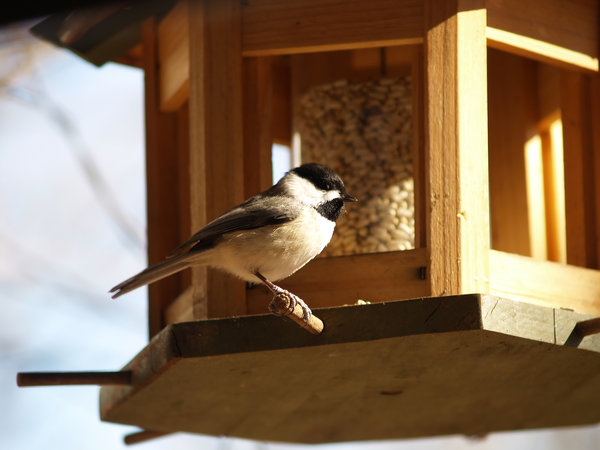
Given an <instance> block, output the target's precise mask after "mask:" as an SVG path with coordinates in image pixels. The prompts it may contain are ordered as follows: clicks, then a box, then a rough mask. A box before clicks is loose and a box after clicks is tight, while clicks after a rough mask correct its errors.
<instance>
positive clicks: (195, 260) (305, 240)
mask: <svg viewBox="0 0 600 450" xmlns="http://www.w3.org/2000/svg"><path fill="white" fill-rule="evenodd" d="M355 201H356V198H355V197H353V196H352V195H350V194H348V193H347V192H346V188H345V187H344V182H343V181H342V179H341V178H340V177H339V176H338V175H337V174H336V173H335V172H334V171H333V170H331V169H330V168H328V167H326V166H323V165H321V164H316V163H308V164H303V165H301V166H299V167H296V168H294V169H292V170H290V171H289V172H287V173H286V174H285V175H284V176H283V178H281V180H279V182H278V183H277V184H275V185H274V186H272V187H271V188H269V189H267V190H266V191H264V192H262V193H260V194H257V195H255V196H254V197H250V198H249V199H248V200H246V201H245V202H244V203H242V204H240V205H238V206H236V207H234V208H233V209H231V210H230V211H228V212H226V213H225V214H223V215H222V216H220V217H218V218H217V219H215V220H213V221H212V222H210V223H209V224H207V225H206V226H205V227H204V228H202V229H201V230H200V231H198V232H197V233H196V234H194V235H193V236H192V237H191V238H190V239H188V240H187V241H186V242H184V243H183V244H181V245H180V246H179V247H177V248H176V249H175V250H174V251H173V252H172V253H171V254H170V255H169V256H168V257H167V259H165V260H164V261H162V262H160V263H158V264H155V265H153V266H150V267H148V268H147V269H145V270H143V271H141V272H140V273H138V274H137V275H134V276H132V277H131V278H129V279H127V280H125V281H123V282H122V283H120V284H118V285H116V286H115V287H113V288H112V289H111V290H110V292H111V293H114V295H113V296H112V298H117V297H119V296H120V295H123V294H125V293H126V292H129V291H132V290H133V289H136V288H138V287H140V286H144V285H146V284H149V283H153V282H155V281H158V280H160V279H162V278H165V277H167V276H169V275H172V274H174V273H176V272H179V271H181V270H183V269H186V268H188V267H190V266H193V265H206V266H212V267H215V268H218V269H221V270H224V271H226V272H229V273H231V274H233V275H235V276H237V277H239V278H241V279H243V280H245V281H248V282H251V283H257V282H262V283H264V284H265V285H266V286H267V287H268V288H269V289H270V290H271V291H273V292H274V293H275V294H278V293H281V292H285V293H287V294H289V293H288V292H287V291H284V290H283V289H281V288H279V287H278V286H276V285H274V284H273V283H272V281H277V280H280V279H282V278H286V277H289V276H290V275H291V274H293V273H294V272H296V271H297V270H298V269H300V268H301V267H303V266H304V265H305V264H306V263H307V262H309V261H310V260H311V259H313V258H314V257H315V256H317V255H318V254H319V253H321V251H322V250H323V249H324V248H325V246H326V245H327V244H328V243H329V241H330V240H331V236H332V234H333V230H334V228H335V222H336V220H337V219H338V217H339V216H340V214H341V213H342V212H343V211H344V202H355ZM292 300H293V302H294V303H295V302H296V301H299V302H301V306H302V308H303V311H304V317H305V320H308V317H310V309H308V307H307V306H306V304H304V303H303V302H302V301H301V300H300V299H299V298H298V297H296V296H292ZM293 306H294V305H292V308H293Z"/></svg>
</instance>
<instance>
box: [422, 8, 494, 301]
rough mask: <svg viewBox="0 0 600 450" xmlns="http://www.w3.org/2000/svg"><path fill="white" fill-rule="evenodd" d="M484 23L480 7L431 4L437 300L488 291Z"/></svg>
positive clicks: (431, 241) (428, 162)
mask: <svg viewBox="0 0 600 450" xmlns="http://www.w3.org/2000/svg"><path fill="white" fill-rule="evenodd" d="M485 23H486V14H485V9H484V8H483V2H480V1H462V0H458V1H452V0H447V1H444V2H437V1H433V0H430V1H427V2H426V9H425V24H426V37H425V55H426V56H425V80H426V81H425V161H424V166H425V167H424V169H425V186H426V188H425V195H426V198H425V201H426V222H427V223H426V233H427V247H428V250H429V255H428V267H429V277H430V283H431V295H435V296H438V295H451V294H460V293H469V292H487V291H488V290H489V285H488V280H489V278H488V250H489V213H488V212H489V200H488V159H487V148H488V145H487V87H486V84H487V78H486V43H485Z"/></svg>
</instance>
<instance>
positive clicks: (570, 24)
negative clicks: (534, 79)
mask: <svg viewBox="0 0 600 450" xmlns="http://www.w3.org/2000/svg"><path fill="white" fill-rule="evenodd" d="M485 6H486V8H487V11H488V20H487V31H486V35H487V42H488V45H489V46H490V47H494V48H497V49H500V50H505V51H508V52H511V53H515V54H518V55H521V56H526V57H530V58H533V59H537V60H539V61H542V62H548V63H550V64H556V65H560V66H563V67H569V68H571V69H578V70H581V69H584V70H590V71H598V39H599V34H598V22H597V17H598V12H599V9H598V2H597V1H596V0H572V1H568V2H566V1H563V0H543V1H541V0H538V1H527V2H523V1H520V0H486V2H485Z"/></svg>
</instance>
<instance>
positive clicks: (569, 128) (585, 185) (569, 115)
mask: <svg viewBox="0 0 600 450" xmlns="http://www.w3.org/2000/svg"><path fill="white" fill-rule="evenodd" d="M561 106H562V108H561V111H562V119H563V142H564V162H565V166H564V170H565V203H566V210H565V213H566V230H567V262H568V263H569V264H574V265H577V266H582V267H600V266H599V265H598V264H599V261H598V259H599V258H598V255H597V254H596V248H597V242H596V237H597V228H598V226H600V224H598V223H596V216H595V210H596V208H595V200H594V196H595V193H594V191H595V189H594V183H595V181H594V158H593V153H594V148H593V146H594V144H593V133H594V132H593V127H594V124H592V122H591V108H592V105H591V90H590V80H589V78H588V77H586V76H584V75H582V74H578V73H574V72H570V71H566V70H564V71H562V72H561Z"/></svg>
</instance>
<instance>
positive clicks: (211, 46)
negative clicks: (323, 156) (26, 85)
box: [100, 0, 600, 443]
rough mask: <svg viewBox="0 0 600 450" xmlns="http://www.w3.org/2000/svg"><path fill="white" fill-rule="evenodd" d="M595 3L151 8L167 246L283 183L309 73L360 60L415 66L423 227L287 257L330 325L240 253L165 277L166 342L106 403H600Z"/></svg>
mask: <svg viewBox="0 0 600 450" xmlns="http://www.w3.org/2000/svg"><path fill="white" fill-rule="evenodd" d="M599 8H600V7H599V3H598V2H597V1H594V0H570V1H564V0H544V1H541V0H539V1H533V0H532V1H528V2H523V1H517V0H502V1H500V0H487V1H484V0H444V1H433V0H398V1H395V2H389V1H385V0H371V1H369V2H364V1H362V0H347V1H344V2H339V1H333V0H244V1H239V0H221V1H210V0H199V1H185V0H179V1H177V2H174V4H173V6H172V8H171V9H169V11H168V12H166V13H164V14H162V15H160V16H153V17H149V18H146V19H145V20H144V22H143V26H142V34H141V36H142V38H141V42H140V44H139V45H138V46H136V47H135V48H134V49H133V50H132V51H130V52H129V53H128V54H126V55H122V56H121V57H120V58H119V59H118V60H119V61H126V62H128V63H132V64H137V65H139V66H140V67H142V68H143V69H144V71H145V93H146V94H145V95H146V96H145V98H146V138H147V139H146V142H147V153H146V155H147V196H148V257H149V262H150V263H156V262H158V261H160V260H162V259H163V258H164V257H165V255H167V254H168V253H169V252H170V251H171V250H172V249H173V248H175V247H176V246H177V245H178V244H179V243H181V242H182V241H183V240H185V239H187V238H188V237H189V235H190V234H191V233H192V232H193V231H194V230H196V229H198V228H200V227H201V226H202V225H203V224H205V223H206V222H207V221H208V220H210V219H212V218H214V217H216V216H218V215H219V214H221V213H222V212H224V211H225V210H227V209H229V208H230V207H232V206H233V205H235V204H237V203H240V202H241V201H243V200H244V199H245V198H247V197H248V196H250V195H253V194H255V193H257V192H259V191H261V190H263V189H265V188H267V187H269V186H270V185H271V184H272V180H271V173H272V167H271V147H272V145H273V143H281V144H287V145H291V143H292V140H293V136H294V133H295V132H296V131H297V125H298V124H297V123H296V122H295V117H296V116H295V111H297V109H296V108H298V105H299V99H300V97H301V95H302V94H303V93H305V92H306V91H307V89H310V88H312V87H315V86H321V85H323V84H327V83H335V82H336V81H338V80H342V79H343V80H353V81H356V82H363V81H366V80H372V79H378V78H382V77H399V76H410V79H411V90H410V106H411V116H410V119H409V120H410V121H411V123H410V125H411V130H412V131H411V133H412V134H411V152H412V154H411V156H412V158H411V160H412V168H411V172H412V177H413V182H414V199H413V203H414V211H413V215H414V231H413V232H414V239H413V245H412V247H413V248H410V249H407V250H400V251H386V252H369V253H359V254H347V255H339V256H327V257H321V258H318V259H316V260H314V261H313V262H311V263H310V264H308V265H307V266H306V267H305V268H303V269H302V270H300V271H299V272H297V273H296V274H294V275H293V276H291V277H290V278H289V279H287V280H283V281H281V284H280V285H281V286H282V287H284V288H286V289H289V290H290V291H291V292H293V293H295V294H297V295H298V296H300V297H301V298H303V299H304V300H305V301H307V302H308V304H309V305H310V306H311V307H312V308H313V309H314V308H317V310H316V311H315V314H316V315H317V316H319V317H320V318H321V319H322V320H323V322H324V324H325V330H324V332H323V334H321V335H318V336H312V335H310V334H308V333H306V331H304V330H301V329H300V328H298V327H296V326H295V325H293V324H291V322H287V321H282V320H281V319H279V318H276V317H273V316H264V315H262V314H265V313H266V312H267V304H268V302H269V300H270V299H271V295H270V294H269V292H267V290H266V289H264V288H262V287H258V288H254V287H248V286H246V284H245V283H243V282H239V281H237V280H234V279H233V278H232V277H230V276H229V275H226V274H223V273H221V272H217V271H214V270H210V269H205V268H197V269H192V270H191V271H189V272H186V273H181V274H178V275H175V276H172V277H170V278H167V279H165V280H163V281H161V282H158V283H156V284H153V285H151V286H150V287H149V302H150V308H149V324H150V335H151V340H150V343H149V345H148V346H147V347H146V348H145V349H143V350H142V351H141V352H140V354H139V355H138V356H137V357H135V358H134V359H133V360H132V361H131V362H130V363H129V364H128V365H127V366H126V367H125V368H124V369H123V370H124V371H127V373H128V374H130V375H131V378H130V380H131V382H130V383H129V384H128V385H126V386H105V387H103V388H102V389H101V394H100V403H101V417H102V419H103V420H107V421H111V422H118V423H124V424H133V425H138V426H140V427H141V428H143V429H146V430H151V431H152V432H154V433H158V434H162V433H168V432H175V431H189V432H196V433H204V434H213V435H229V436H236V437H243V438H252V439H262V440H270V441H271V440H277V441H288V442H310V443H321V442H339V441H348V440H370V439H398V438H407V437H420V436H432V435H442V434H455V433H462V434H483V433H488V432H492V431H496V430H517V429H525V428H537V427H558V426H567V425H581V424H591V423H597V422H598V421H600V410H599V409H598V408H597V405H598V402H599V401H600V370H599V369H600V354H599V353H598V352H600V341H599V339H598V336H596V337H593V336H589V337H585V338H584V335H587V334H590V333H593V332H594V330H593V329H592V331H589V330H587V331H585V332H583V331H581V330H583V329H584V328H585V327H584V326H583V325H582V326H580V328H577V329H575V327H576V324H577V323H578V322H583V321H587V320H589V319H590V318H593V317H594V316H599V315H600V271H598V269H599V268H600V231H599V230H600V77H599V75H598V70H599V65H598V64H599V63H598V56H599V55H598V53H599V49H598V47H599V42H600V35H599V25H598V20H597V18H598V16H599V14H600V10H599ZM360 200H367V199H360ZM353 206H354V205H351V207H350V208H349V212H348V216H351V215H355V214H356V215H361V214H364V210H362V209H361V204H357V206H356V207H355V208H354V207H353ZM342 220H343V219H342ZM359 299H360V300H365V301H367V302H370V303H371V304H367V305H357V304H356V303H357V301H358V300H359ZM411 299H413V300H411ZM414 299H418V300H414ZM123 301H126V299H125V298H124V299H123ZM347 305H353V306H347ZM318 308H324V309H318ZM257 314H258V315H259V316H257ZM246 316H248V317H246ZM585 323H587V324H588V325H589V324H590V322H585ZM588 328H589V326H588ZM592 328H594V327H592ZM574 329H575V331H574ZM577 330H579V331H580V333H579V334H578V332H577ZM596 331H597V330H596ZM567 341H568V342H569V343H570V344H573V343H574V344H573V346H571V345H564V344H565V342H567ZM574 347H577V348H574Z"/></svg>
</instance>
